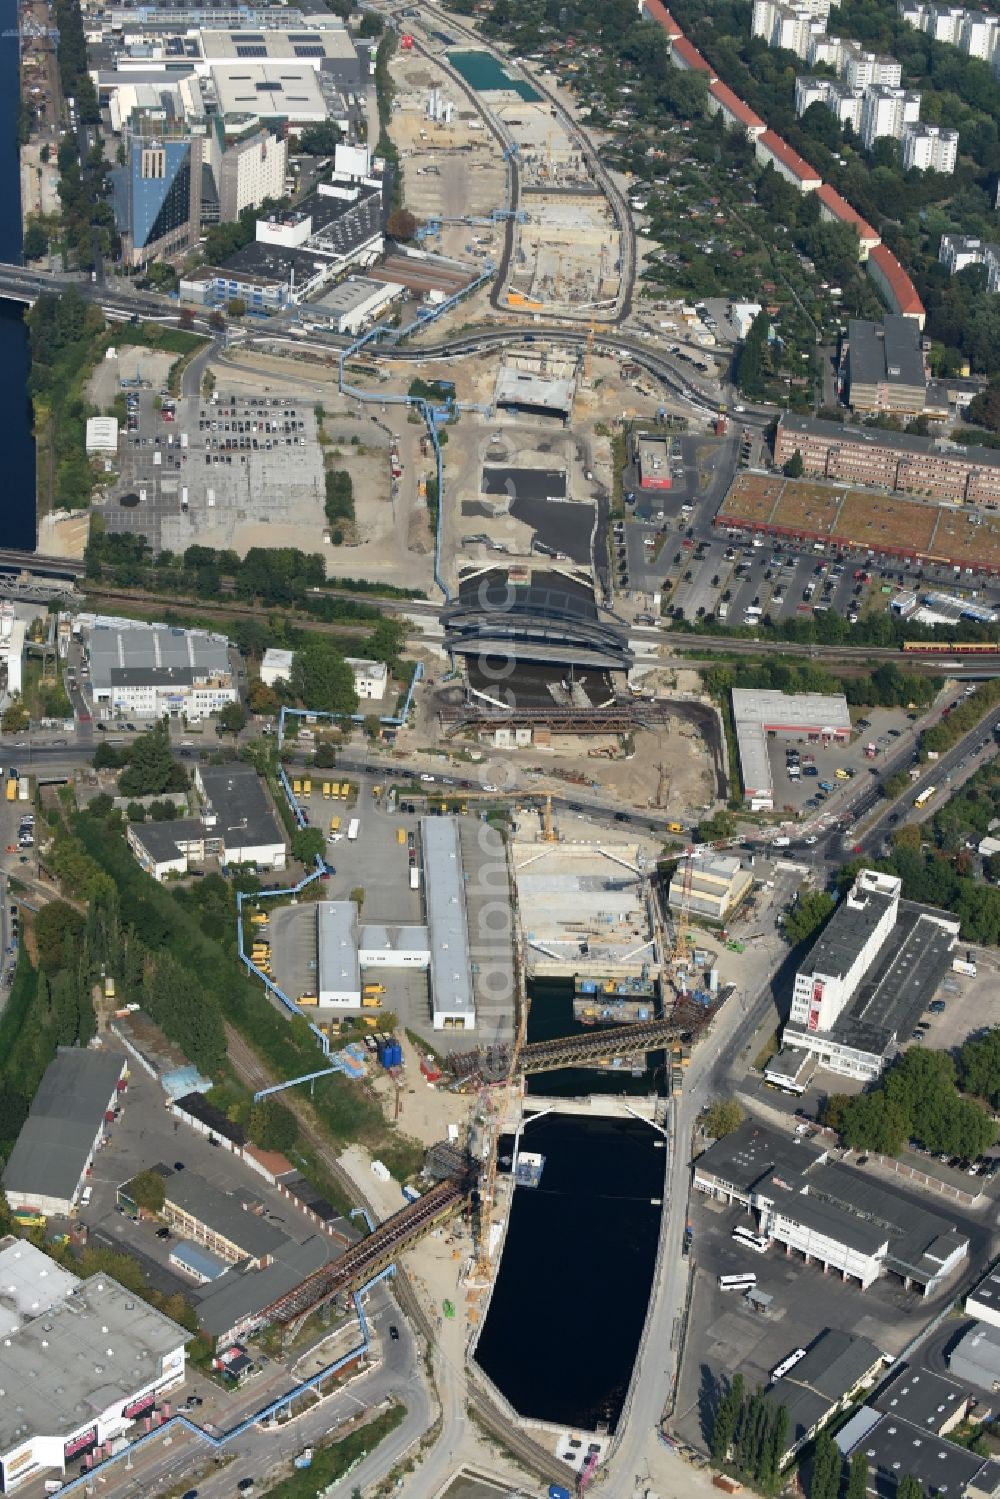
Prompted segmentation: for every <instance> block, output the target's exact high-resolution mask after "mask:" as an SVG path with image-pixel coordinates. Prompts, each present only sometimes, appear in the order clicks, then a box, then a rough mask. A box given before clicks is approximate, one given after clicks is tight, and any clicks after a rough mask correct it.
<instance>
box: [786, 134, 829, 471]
mask: <svg viewBox="0 0 1000 1499" xmlns="http://www.w3.org/2000/svg"><path fill="white" fill-rule="evenodd" d="M826 112H828V111H826ZM805 471H806V466H805V464H804V463H803V462H802V453H801V452H800V450H799V449H798V448H796V449H795V452H794V453H793V454H792V456H791V458H789V460H788V462H787V463H785V464H783V465H782V469H781V472H782V473H783V474H784V476H785V478H786V479H801V478H802V475H803V474H804V473H805Z"/></svg>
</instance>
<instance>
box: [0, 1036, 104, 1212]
mask: <svg viewBox="0 0 1000 1499" xmlns="http://www.w3.org/2000/svg"><path fill="white" fill-rule="evenodd" d="M127 1076H128V1066H127V1061H126V1058H125V1056H124V1055H123V1053H122V1052H120V1051H108V1050H106V1049H105V1048H103V1047H101V1048H97V1047H79V1046H60V1047H59V1048H58V1049H57V1051H56V1054H55V1057H54V1058H53V1060H52V1061H51V1062H50V1063H49V1065H48V1066H47V1067H46V1069H45V1071H44V1073H43V1074H42V1080H41V1082H40V1083H39V1085H38V1091H37V1092H36V1094H35V1096H34V1098H33V1099H32V1102H31V1108H30V1109H29V1111H28V1117H27V1119H26V1120H25V1121H24V1124H23V1125H22V1126H21V1131H20V1133H19V1135H18V1137H17V1140H16V1142H15V1144H14V1148H13V1150H12V1151H11V1153H10V1158H9V1160H8V1161H7V1164H6V1166H5V1167H4V1171H3V1178H2V1180H3V1189H4V1194H5V1196H6V1198H7V1202H8V1205H9V1207H10V1208H11V1211H12V1212H13V1213H14V1214H15V1215H17V1214H19V1213H20V1214H27V1215H35V1214H41V1215H43V1216H44V1217H46V1218H50V1217H53V1216H54V1215H55V1214H57V1213H70V1212H72V1211H73V1209H74V1208H75V1207H76V1204H77V1199H78V1197H79V1194H80V1190H81V1188H82V1186H83V1180H84V1177H85V1176H86V1174H87V1172H88V1170H89V1169H90V1167H91V1165H92V1164H93V1160H94V1156H95V1155H96V1153H97V1149H98V1146H99V1145H100V1143H101V1141H102V1140H103V1138H104V1125H105V1115H106V1114H108V1113H109V1112H111V1111H112V1110H113V1109H114V1107H115V1104H116V1101H117V1098H118V1095H119V1093H120V1092H121V1091H122V1090H123V1089H124V1086H125V1080H126V1078H127Z"/></svg>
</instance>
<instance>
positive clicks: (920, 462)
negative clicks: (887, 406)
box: [774, 411, 1000, 556]
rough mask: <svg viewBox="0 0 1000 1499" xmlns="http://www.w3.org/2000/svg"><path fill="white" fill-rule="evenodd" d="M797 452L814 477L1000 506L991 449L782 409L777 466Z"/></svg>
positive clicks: (999, 470)
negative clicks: (851, 423)
mask: <svg viewBox="0 0 1000 1499" xmlns="http://www.w3.org/2000/svg"><path fill="white" fill-rule="evenodd" d="M796 452H798V453H800V454H801V457H802V463H803V466H804V468H805V472H806V473H807V474H811V475H813V476H815V477H819V478H825V479H834V480H840V481H846V482H847V483H851V484H867V485H870V486H871V487H872V488H876V489H896V490H901V491H903V492H906V491H913V492H915V493H918V494H921V495H924V496H926V497H927V498H929V499H933V500H945V501H947V502H948V503H949V504H956V503H957V504H961V503H963V502H964V503H968V504H974V505H995V504H1000V453H998V452H996V451H995V450H994V449H992V448H977V447H964V446H962V447H960V446H958V445H957V444H953V443H947V442H943V441H938V440H937V439H935V438H932V437H916V436H912V435H911V434H910V433H908V432H890V431H886V430H884V429H881V428H875V427H847V426H844V425H843V423H841V422H826V421H821V420H819V419H818V418H816V417H809V416H796V415H794V414H793V413H792V412H788V411H785V412H782V414H781V417H780V418H779V421H778V428H777V435H776V437H775V446H774V461H775V464H776V465H777V466H778V467H780V466H781V465H782V464H785V463H787V462H788V460H789V459H790V458H792V457H793V456H794V454H795V453H796ZM803 529H807V527H804V528H803ZM831 539H835V538H831ZM855 544H856V543H855ZM890 544H891V543H890ZM895 549H896V550H898V551H900V552H904V551H905V548H903V547H896V548H895ZM913 555H914V556H915V555H917V553H916V551H914V552H913Z"/></svg>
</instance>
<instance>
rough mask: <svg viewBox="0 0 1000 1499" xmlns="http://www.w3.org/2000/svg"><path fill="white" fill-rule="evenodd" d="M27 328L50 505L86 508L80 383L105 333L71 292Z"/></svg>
mask: <svg viewBox="0 0 1000 1499" xmlns="http://www.w3.org/2000/svg"><path fill="white" fill-rule="evenodd" d="M61 149H62V148H61V147H60V150H61ZM27 324H28V338H29V342H30V346H31V374H30V376H29V379H28V388H29V391H30V393H31V396H32V400H33V402H34V407H35V427H36V431H38V432H39V433H40V434H42V435H43V436H44V440H45V441H46V442H47V443H48V444H50V446H51V449H52V453H53V457H54V468H55V477H54V483H53V488H52V498H53V502H54V504H55V505H56V506H58V507H61V508H64V509H70V510H72V509H79V508H81V507H83V506H85V505H89V503H90V500H91V495H92V493H93V488H94V472H93V469H92V468H91V464H90V461H89V459H88V458H87V445H86V424H87V417H88V416H92V415H93V414H94V408H93V407H91V406H88V405H87V403H86V402H85V401H84V399H83V379H84V374H85V372H86V371H87V370H88V369H89V368H90V366H91V364H92V362H93V358H94V344H95V341H96V340H98V339H99V338H100V336H101V334H102V333H103V332H104V328H105V323H104V316H103V314H102V312H101V310H100V308H98V307H93V306H91V305H90V304H89V303H88V302H85V301H84V299H83V298H82V297H81V296H80V293H79V292H78V291H77V290H76V289H75V288H74V287H70V288H68V290H66V291H64V292H62V293H60V295H59V296H58V297H54V296H42V297H39V298H38V300H37V302H36V303H35V305H34V307H32V309H31V311H30V312H29V313H28V316H27Z"/></svg>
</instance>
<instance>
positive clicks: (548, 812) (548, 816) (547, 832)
mask: <svg viewBox="0 0 1000 1499" xmlns="http://www.w3.org/2000/svg"><path fill="white" fill-rule="evenodd" d="M542 842H543V843H558V842H559V834H558V833H557V832H556V830H555V828H554V826H553V824H552V794H551V792H550V793H549V795H547V796H546V798H545V806H544V808H543V810H542Z"/></svg>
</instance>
